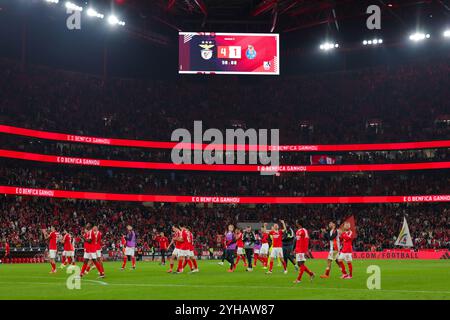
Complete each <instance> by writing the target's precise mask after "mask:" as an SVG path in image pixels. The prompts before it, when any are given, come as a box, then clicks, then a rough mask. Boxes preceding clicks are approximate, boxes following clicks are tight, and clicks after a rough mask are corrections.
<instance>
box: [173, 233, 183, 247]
mask: <svg viewBox="0 0 450 320" xmlns="http://www.w3.org/2000/svg"><path fill="white" fill-rule="evenodd" d="M182 236H183V233H182V232H181V231H177V232H175V234H174V235H173V237H174V238H181V237H182ZM182 247H183V242H182V241H178V240H175V248H177V249H183V248H182Z"/></svg>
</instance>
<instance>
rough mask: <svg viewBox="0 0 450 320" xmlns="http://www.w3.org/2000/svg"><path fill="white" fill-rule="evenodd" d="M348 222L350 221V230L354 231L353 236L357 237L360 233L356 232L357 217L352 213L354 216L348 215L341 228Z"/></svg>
mask: <svg viewBox="0 0 450 320" xmlns="http://www.w3.org/2000/svg"><path fill="white" fill-rule="evenodd" d="M346 222H348V223H350V230H351V231H352V238H353V239H356V237H357V235H358V234H357V233H356V222H355V217H354V216H353V215H352V216H350V217H348V218H347V219H345V220H344V222H342V224H341V226H340V227H339V228H340V229H341V228H342V227H343V226H344V223H346Z"/></svg>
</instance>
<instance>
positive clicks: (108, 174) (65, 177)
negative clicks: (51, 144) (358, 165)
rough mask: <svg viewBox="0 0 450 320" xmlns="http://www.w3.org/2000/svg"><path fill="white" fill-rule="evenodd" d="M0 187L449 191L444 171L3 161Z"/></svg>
mask: <svg viewBox="0 0 450 320" xmlns="http://www.w3.org/2000/svg"><path fill="white" fill-rule="evenodd" d="M0 163H1V164H2V166H1V167H0V185H11V186H21V187H30V188H41V189H56V190H58V189H61V190H69V191H91V192H111V193H138V194H169V195H192V196H195V195H199V196H299V197H300V196H361V195H366V196H378V195H392V196H395V195H427V194H450V177H449V175H448V174H445V173H446V172H444V174H443V173H442V171H441V170H426V171H398V172H397V171H388V172H362V173H358V172H349V173H339V174H335V175H330V174H329V173H312V172H307V173H304V172H293V173H281V175H280V176H276V175H270V176H267V175H260V174H258V173H253V174H245V175H243V174H242V173H240V172H237V173H226V174H223V173H214V172H212V173H211V172H199V173H193V172H182V171H176V172H173V171H161V172H156V171H142V170H138V169H102V168H95V167H94V168H89V167H81V169H80V167H78V166H73V167H71V168H65V167H62V166H56V167H55V165H44V166H39V167H38V168H37V167H33V166H30V165H29V163H28V162H26V161H20V162H18V161H15V160H8V161H6V160H0Z"/></svg>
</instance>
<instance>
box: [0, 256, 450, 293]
mask: <svg viewBox="0 0 450 320" xmlns="http://www.w3.org/2000/svg"><path fill="white" fill-rule="evenodd" d="M325 263H326V262H325V261H324V260H309V261H308V262H307V265H308V266H309V268H310V269H311V270H313V271H314V272H316V278H315V279H314V281H313V282H310V281H309V277H308V275H307V274H305V275H304V277H303V281H302V283H301V284H293V283H292V281H293V280H295V278H296V276H297V272H296V271H295V270H294V268H293V266H292V265H290V266H289V273H288V274H287V275H286V274H283V273H282V272H281V270H282V268H281V267H277V263H276V262H275V267H274V273H273V274H271V275H266V274H265V270H263V269H262V268H261V266H258V267H256V268H255V269H254V271H253V272H252V273H249V272H245V271H244V267H243V265H240V266H238V270H237V271H236V272H234V273H227V272H226V270H227V266H226V263H225V265H224V266H220V265H218V264H217V261H200V263H199V268H200V273H197V274H188V273H187V271H186V270H185V274H181V275H174V274H167V273H166V270H167V267H164V266H160V265H159V264H158V263H156V262H138V263H137V269H136V270H129V269H127V270H125V271H120V270H119V269H120V263H118V262H107V263H105V270H106V276H107V278H105V279H97V272H96V270H93V271H91V273H90V274H89V275H87V276H86V277H85V278H83V279H82V280H81V289H79V290H69V289H68V288H67V287H66V280H67V278H68V276H69V274H66V271H65V270H61V269H58V272H57V273H56V274H48V272H49V269H50V265H49V264H4V265H0V299H183V300H184V299H189V300H195V299H221V300H223V299H231V300H237V299H264V300H276V299H320V300H323V299H446V300H450V261H449V260H356V261H354V263H353V266H354V267H353V269H354V276H353V279H352V280H342V279H339V276H340V272H338V271H339V270H338V269H337V268H336V265H333V266H332V267H333V268H332V272H331V277H330V278H329V279H320V278H319V275H320V274H321V273H322V272H323V271H324V268H325ZM369 265H378V266H379V267H380V268H381V290H368V289H367V286H366V281H367V278H368V276H369V274H367V273H366V269H367V267H368V266H369ZM187 269H189V268H188V267H187Z"/></svg>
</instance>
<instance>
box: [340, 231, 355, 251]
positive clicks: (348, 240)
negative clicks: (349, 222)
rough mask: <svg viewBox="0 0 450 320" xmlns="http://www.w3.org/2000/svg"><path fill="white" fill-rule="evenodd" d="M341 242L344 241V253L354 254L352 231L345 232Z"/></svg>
mask: <svg viewBox="0 0 450 320" xmlns="http://www.w3.org/2000/svg"><path fill="white" fill-rule="evenodd" d="M341 240H342V250H341V252H342V253H352V251H353V246H352V241H353V233H352V231H351V230H349V231H346V232H343V233H342V234H341Z"/></svg>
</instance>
